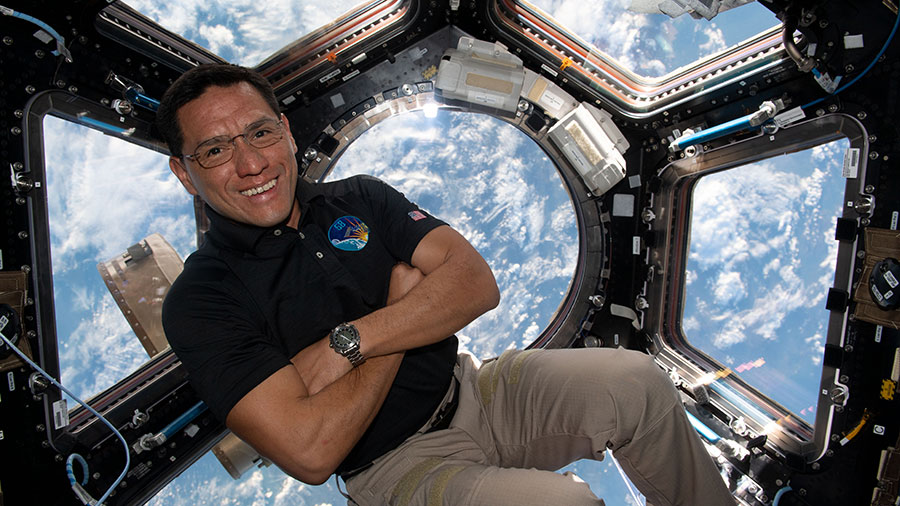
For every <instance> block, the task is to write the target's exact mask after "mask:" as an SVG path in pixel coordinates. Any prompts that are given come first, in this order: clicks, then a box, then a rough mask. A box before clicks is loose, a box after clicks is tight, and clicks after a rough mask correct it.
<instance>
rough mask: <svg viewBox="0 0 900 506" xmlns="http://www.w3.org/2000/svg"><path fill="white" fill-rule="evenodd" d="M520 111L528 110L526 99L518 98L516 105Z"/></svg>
mask: <svg viewBox="0 0 900 506" xmlns="http://www.w3.org/2000/svg"><path fill="white" fill-rule="evenodd" d="M516 107H517V108H518V109H519V110H520V111H522V112H525V111H527V110H528V101H527V100H519V105H517V106H516Z"/></svg>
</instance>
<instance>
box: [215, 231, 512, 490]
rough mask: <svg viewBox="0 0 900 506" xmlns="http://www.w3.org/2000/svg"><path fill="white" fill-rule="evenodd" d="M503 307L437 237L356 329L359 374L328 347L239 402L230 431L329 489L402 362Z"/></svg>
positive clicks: (486, 282) (448, 236) (465, 259)
mask: <svg viewBox="0 0 900 506" xmlns="http://www.w3.org/2000/svg"><path fill="white" fill-rule="evenodd" d="M499 300H500V293H499V290H498V289H497V283H496V281H495V280H494V275H493V274H492V273H491V270H490V267H488V265H487V263H486V262H485V261H484V259H483V258H482V257H481V255H479V254H478V252H477V251H475V249H474V248H473V247H472V246H471V245H470V244H469V242H468V241H466V239H465V238H463V237H462V236H461V235H460V234H459V233H457V232H456V231H455V230H453V229H452V228H450V227H448V226H441V227H438V228H436V229H434V230H432V231H431V232H429V233H428V234H427V235H426V236H425V237H424V238H423V239H422V240H421V241H420V242H419V245H418V246H417V247H416V250H415V252H414V253H413V256H412V267H410V266H406V265H404V264H399V265H398V266H396V267H395V268H394V270H393V271H392V273H391V280H390V287H389V292H388V301H387V302H388V304H387V306H385V307H384V308H382V309H379V310H377V311H374V312H372V313H370V314H368V315H366V316H364V317H362V318H360V319H358V320H354V321H352V322H350V323H353V324H354V325H356V327H357V329H358V330H359V333H360V336H361V342H360V350H361V352H362V354H363V356H364V357H366V362H365V363H364V364H362V365H360V366H359V367H357V368H352V367H351V366H350V362H349V361H348V360H347V359H346V358H344V357H342V356H340V355H338V354H337V353H335V352H334V351H333V350H331V349H330V348H329V347H328V338H327V337H326V338H324V339H322V340H320V341H318V342H317V343H315V344H313V345H311V346H309V347H307V348H305V349H303V350H302V351H300V353H298V354H297V355H295V356H294V357H293V358H292V359H291V362H292V364H293V365H290V366H285V367H283V368H282V369H280V370H278V371H277V372H275V373H274V374H272V375H271V376H269V377H268V378H267V379H265V380H264V381H263V382H262V383H260V384H259V385H257V386H256V387H255V388H254V389H253V390H251V391H250V392H249V393H248V394H247V395H245V396H244V397H243V398H241V400H240V401H238V403H237V404H236V405H235V406H234V408H232V410H231V411H230V412H229V413H228V417H227V418H226V421H225V423H226V425H227V426H228V428H230V429H231V430H232V431H233V432H234V433H235V434H237V435H238V436H239V437H240V438H241V439H243V440H244V441H246V442H247V443H249V444H250V445H251V446H253V447H254V448H255V449H256V451H258V452H259V453H260V454H261V455H263V456H265V457H266V458H268V459H270V460H271V461H273V462H274V463H275V464H277V465H278V466H279V467H280V468H281V469H282V470H284V471H285V472H286V473H288V474H290V475H291V476H293V477H294V478H297V479H298V480H300V481H303V482H306V483H311V484H319V483H323V482H324V481H325V480H327V479H328V477H329V476H331V474H332V473H333V472H334V470H335V469H336V468H337V466H338V465H339V464H340V463H341V462H342V461H343V460H344V457H346V456H347V454H348V453H349V452H350V450H351V449H352V448H353V447H354V446H355V445H356V442H357V441H358V440H359V438H360V437H362V435H363V433H364V432H365V431H366V429H367V428H368V426H369V424H371V422H372V420H373V419H374V418H375V415H376V414H377V413H378V410H379V409H380V408H381V404H382V402H384V399H385V397H386V396H387V393H388V391H389V390H390V387H391V384H392V382H393V380H394V376H395V374H396V373H397V369H398V368H399V367H400V362H401V360H402V359H403V354H404V352H405V351H406V350H411V349H414V348H418V347H421V346H425V345H428V344H432V343H435V342H438V341H440V340H442V339H444V338H446V337H447V336H449V335H451V334H453V333H454V332H456V331H458V330H459V329H461V328H463V327H464V326H466V325H467V324H468V323H469V322H471V321H472V320H474V319H475V318H477V317H478V316H480V315H481V314H483V313H485V312H486V311H488V310H490V309H492V308H494V307H496V306H497V304H498V303H499Z"/></svg>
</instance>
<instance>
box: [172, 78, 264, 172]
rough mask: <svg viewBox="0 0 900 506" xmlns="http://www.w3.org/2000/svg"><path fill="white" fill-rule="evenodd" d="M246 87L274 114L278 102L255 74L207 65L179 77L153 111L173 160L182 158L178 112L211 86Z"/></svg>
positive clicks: (181, 139) (182, 135)
mask: <svg viewBox="0 0 900 506" xmlns="http://www.w3.org/2000/svg"><path fill="white" fill-rule="evenodd" d="M240 83H248V84H250V85H251V86H253V87H254V88H256V90H257V91H258V92H259V94H260V95H262V97H263V99H264V100H265V101H266V103H268V104H269V107H271V108H272V112H274V113H275V114H278V113H279V112H280V111H279V108H278V99H277V98H275V90H273V89H272V84H271V83H270V82H269V80H268V79H266V78H265V77H263V76H262V74H260V73H259V72H256V71H255V70H252V69H248V68H246V67H240V66H238V65H231V64H221V63H208V64H203V65H198V66H196V67H194V68H192V69H190V70H188V71H187V72H185V73H184V74H182V75H181V77H179V78H178V79H177V80H175V82H174V83H172V86H169V89H168V90H166V92H165V93H164V94H163V97H162V100H161V101H160V104H159V109H158V110H157V111H156V128H157V130H159V133H160V135H161V136H162V138H163V140H164V141H165V142H166V144H167V145H168V146H169V151H170V152H171V153H172V155H174V156H182V155H184V153H182V152H181V150H182V148H183V147H184V146H183V144H184V132H182V131H181V125H180V124H178V110H179V109H181V108H182V107H183V106H184V105H185V104H187V103H188V102H190V101H191V100H194V99H196V98H198V97H199V96H200V95H202V94H203V93H204V92H205V91H206V90H207V89H208V88H210V87H212V86H222V87H226V86H232V85H235V84H240Z"/></svg>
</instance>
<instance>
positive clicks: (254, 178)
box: [169, 82, 300, 227]
mask: <svg viewBox="0 0 900 506" xmlns="http://www.w3.org/2000/svg"><path fill="white" fill-rule="evenodd" d="M265 119H272V120H275V121H277V120H278V119H279V115H278V113H276V112H275V111H273V110H272V108H271V107H269V105H268V104H267V103H266V101H265V100H264V99H263V97H262V96H261V95H260V94H259V92H257V91H256V89H255V88H254V87H253V86H251V85H250V84H248V83H243V82H242V83H239V84H236V85H233V86H227V87H221V86H212V87H210V88H208V89H207V90H206V91H205V92H203V94H202V95H200V96H199V97H197V98H196V99H194V100H192V101H190V102H188V103H187V104H185V105H184V106H182V107H181V108H180V109H179V110H178V123H179V124H180V125H181V130H182V132H183V134H184V143H183V146H184V153H186V154H193V153H194V152H195V151H196V150H197V147H198V146H200V144H202V143H204V142H206V141H209V140H210V139H213V138H223V139H226V142H227V139H231V138H233V137H234V136H236V135H240V134H242V133H244V132H245V131H246V129H247V127H248V126H250V125H251V124H258V122H259V121H260V120H265ZM281 119H283V121H284V130H285V135H284V138H283V139H281V140H280V141H278V142H276V143H275V144H273V145H271V146H268V147H265V148H261V149H257V148H254V147H252V146H250V145H249V144H247V142H246V141H245V140H244V139H243V138H237V139H234V156H233V157H232V159H231V160H229V161H228V162H226V163H224V164H222V165H219V166H217V167H213V168H211V169H207V168H204V167H201V166H200V165H199V164H198V163H197V162H196V161H195V160H192V159H188V158H181V157H175V156H173V157H170V158H169V167H170V168H171V169H172V172H173V173H175V175H176V176H178V179H179V181H181V184H182V185H184V187H185V189H187V191H188V193H190V194H191V195H199V196H200V198H202V199H203V200H204V201H205V202H206V203H207V204H209V206H210V207H212V208H213V209H215V211H216V212H218V213H219V214H221V215H223V216H226V217H228V218H231V219H232V220H235V221H238V222H241V223H246V224H249V225H256V226H259V227H271V226H274V225H277V224H279V223H281V222H283V221H284V220H285V219H286V218H288V216H290V220H289V221H288V225H291V226H296V225H297V222H298V221H299V218H300V216H299V206H298V204H297V202H296V200H295V199H294V193H295V191H296V188H297V159H296V158H295V157H294V154H295V153H296V152H297V145H296V144H295V143H294V138H293V136H292V135H291V133H290V125H289V124H288V120H287V118H284V117H282V118H281Z"/></svg>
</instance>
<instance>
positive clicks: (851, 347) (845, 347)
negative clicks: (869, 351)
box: [844, 344, 853, 353]
mask: <svg viewBox="0 0 900 506" xmlns="http://www.w3.org/2000/svg"><path fill="white" fill-rule="evenodd" d="M844 351H846V352H847V353H853V345H852V344H848V345H846V346H844Z"/></svg>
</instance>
